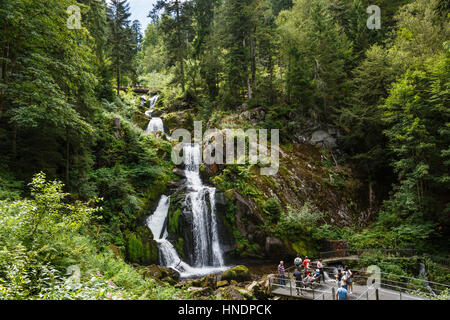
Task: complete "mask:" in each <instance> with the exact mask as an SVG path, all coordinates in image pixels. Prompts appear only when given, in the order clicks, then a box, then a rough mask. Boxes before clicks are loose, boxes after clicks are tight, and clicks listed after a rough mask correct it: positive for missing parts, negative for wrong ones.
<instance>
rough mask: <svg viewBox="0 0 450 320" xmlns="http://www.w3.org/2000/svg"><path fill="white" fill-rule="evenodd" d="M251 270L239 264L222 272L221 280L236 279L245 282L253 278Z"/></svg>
mask: <svg viewBox="0 0 450 320" xmlns="http://www.w3.org/2000/svg"><path fill="white" fill-rule="evenodd" d="M251 278H252V277H251V275H250V271H249V270H248V269H247V267H246V266H237V267H234V268H231V269H228V270H226V271H225V272H224V273H222V277H221V280H228V281H232V280H235V281H237V282H245V281H250V280H251Z"/></svg>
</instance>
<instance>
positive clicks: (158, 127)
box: [146, 118, 164, 133]
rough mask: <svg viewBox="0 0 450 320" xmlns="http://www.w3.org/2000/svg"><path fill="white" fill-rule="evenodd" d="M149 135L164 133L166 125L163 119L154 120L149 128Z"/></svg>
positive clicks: (149, 124)
mask: <svg viewBox="0 0 450 320" xmlns="http://www.w3.org/2000/svg"><path fill="white" fill-rule="evenodd" d="M146 131H147V133H152V132H157V131H161V132H163V133H164V124H163V121H162V119H161V118H152V120H150V122H149V123H148V126H147V130H146Z"/></svg>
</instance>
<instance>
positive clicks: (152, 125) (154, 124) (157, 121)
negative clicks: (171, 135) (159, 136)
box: [145, 95, 164, 133]
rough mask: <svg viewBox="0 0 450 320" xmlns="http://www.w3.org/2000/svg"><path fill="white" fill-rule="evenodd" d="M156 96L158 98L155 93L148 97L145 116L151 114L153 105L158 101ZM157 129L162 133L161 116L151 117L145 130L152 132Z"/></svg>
mask: <svg viewBox="0 0 450 320" xmlns="http://www.w3.org/2000/svg"><path fill="white" fill-rule="evenodd" d="M158 98H159V96H157V95H156V96H153V97H152V98H151V99H150V109H149V110H148V111H146V112H145V114H146V115H147V116H149V117H151V116H152V113H153V109H154V108H155V105H156V103H157V102H158ZM157 131H160V132H162V133H164V123H163V121H162V119H161V118H152V119H151V120H150V122H149V123H148V126H147V130H146V132H147V133H152V132H157Z"/></svg>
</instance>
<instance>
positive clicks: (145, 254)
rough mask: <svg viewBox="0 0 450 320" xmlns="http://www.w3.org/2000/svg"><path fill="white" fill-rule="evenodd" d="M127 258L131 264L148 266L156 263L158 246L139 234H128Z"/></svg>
mask: <svg viewBox="0 0 450 320" xmlns="http://www.w3.org/2000/svg"><path fill="white" fill-rule="evenodd" d="M126 249H127V258H128V260H129V261H130V262H132V263H137V264H141V265H150V264H155V263H158V260H159V252H158V246H157V244H156V242H155V241H153V239H151V238H150V237H147V236H146V235H141V234H139V233H137V234H136V233H130V234H129V236H128V239H127V246H126Z"/></svg>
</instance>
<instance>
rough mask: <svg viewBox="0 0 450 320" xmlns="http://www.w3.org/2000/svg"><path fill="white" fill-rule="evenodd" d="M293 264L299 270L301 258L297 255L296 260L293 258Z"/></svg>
mask: <svg viewBox="0 0 450 320" xmlns="http://www.w3.org/2000/svg"><path fill="white" fill-rule="evenodd" d="M294 264H295V266H296V267H297V269H298V268H300V265H301V264H302V258H300V255H297V258H295V260H294Z"/></svg>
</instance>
